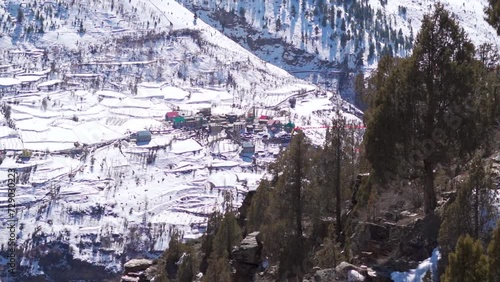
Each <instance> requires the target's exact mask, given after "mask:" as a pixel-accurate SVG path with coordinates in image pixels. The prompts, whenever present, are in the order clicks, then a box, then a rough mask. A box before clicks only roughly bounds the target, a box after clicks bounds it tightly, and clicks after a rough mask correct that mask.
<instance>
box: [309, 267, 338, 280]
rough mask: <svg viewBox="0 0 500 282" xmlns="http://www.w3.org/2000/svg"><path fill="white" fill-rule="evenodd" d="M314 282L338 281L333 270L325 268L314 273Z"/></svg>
mask: <svg viewBox="0 0 500 282" xmlns="http://www.w3.org/2000/svg"><path fill="white" fill-rule="evenodd" d="M313 281H314V282H327V281H339V280H338V276H337V272H336V271H335V268H327V269H321V270H318V271H316V273H315V274H314V279H313Z"/></svg>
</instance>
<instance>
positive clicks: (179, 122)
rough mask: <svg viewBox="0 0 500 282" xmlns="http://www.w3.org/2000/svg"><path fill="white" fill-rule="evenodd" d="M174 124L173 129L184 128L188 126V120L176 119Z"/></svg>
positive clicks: (179, 117)
mask: <svg viewBox="0 0 500 282" xmlns="http://www.w3.org/2000/svg"><path fill="white" fill-rule="evenodd" d="M173 122H174V124H173V127H174V128H175V129H178V128H182V127H184V125H185V124H186V118H185V117H182V116H178V117H174V120H173Z"/></svg>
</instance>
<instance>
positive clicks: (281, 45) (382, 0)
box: [179, 0, 500, 99]
mask: <svg viewBox="0 0 500 282" xmlns="http://www.w3.org/2000/svg"><path fill="white" fill-rule="evenodd" d="M179 1H180V2H181V3H182V4H183V5H185V6H186V7H188V8H189V9H190V10H192V11H193V12H196V14H197V15H198V16H199V17H200V18H202V19H203V20H204V21H206V22H208V23H210V24H211V25H212V26H214V27H217V28H218V29H219V30H220V31H222V32H223V33H224V34H226V35H228V36H229V37H230V38H232V39H234V40H235V41H236V42H239V43H240V44H241V45H242V46H245V48H247V49H248V50H251V51H252V52H253V53H254V54H257V55H258V56H259V57H260V58H261V59H263V60H265V61H267V62H271V63H273V64H275V65H277V66H280V67H282V68H283V69H285V70H287V71H289V72H292V73H294V74H295V75H297V76H298V77H300V78H303V79H307V80H309V81H313V82H315V83H317V82H318V81H320V82H321V81H322V80H331V79H332V78H339V76H338V74H339V73H342V72H357V71H358V70H363V69H365V70H366V69H371V68H373V67H376V64H377V61H378V59H379V58H380V56H381V55H382V54H384V53H391V54H393V55H395V56H403V57H404V56H407V55H408V54H409V53H410V52H411V49H412V46H413V43H414V38H415V36H416V34H417V32H418V30H419V29H420V25H421V19H422V18H423V15H424V14H425V13H428V12H430V11H432V8H433V5H434V3H435V1H429V0H417V1H415V0H411V1H410V0H403V1H399V0H398V1H396V0H356V1H354V0H352V1H336V0H303V1H302V0H288V1H287V0H252V1H230V0H219V1H206V0H179ZM441 2H442V3H443V4H444V6H445V7H446V8H447V9H448V10H449V11H450V12H451V13H453V14H454V15H455V16H456V18H457V19H458V22H459V23H460V25H461V26H462V27H464V29H465V31H466V32H467V33H468V35H469V37H470V38H471V39H472V41H473V43H474V44H476V45H480V44H483V43H491V44H493V45H494V46H497V47H499V46H500V37H499V36H498V35H497V34H496V31H495V29H494V28H493V27H491V26H490V25H489V24H488V23H487V22H486V21H485V20H484V12H483V9H484V7H485V6H486V5H487V0H472V1H461V0H443V1H441ZM332 67H333V68H335V69H337V70H338V71H339V72H332ZM318 77H319V78H318ZM333 86H334V87H335V85H333ZM342 97H344V98H349V99H352V97H349V93H346V94H345V95H342Z"/></svg>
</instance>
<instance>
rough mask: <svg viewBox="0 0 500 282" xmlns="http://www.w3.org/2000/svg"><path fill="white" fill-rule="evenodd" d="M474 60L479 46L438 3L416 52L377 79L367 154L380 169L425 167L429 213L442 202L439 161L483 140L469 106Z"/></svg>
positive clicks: (425, 23) (377, 170) (425, 21)
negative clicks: (437, 173)
mask: <svg viewBox="0 0 500 282" xmlns="http://www.w3.org/2000/svg"><path fill="white" fill-rule="evenodd" d="M473 61H474V46H473V45H472V43H470V41H469V40H468V39H467V37H466V36H465V32H464V31H463V29H461V28H460V27H459V26H458V24H457V23H456V22H455V20H454V19H453V18H452V17H451V16H450V15H449V13H448V12H447V11H446V10H445V9H444V7H443V5H442V4H436V6H435V11H434V13H433V14H431V15H426V16H424V19H423V21H422V29H421V30H420V33H419V34H418V36H417V41H416V44H415V49H414V52H413V54H412V56H411V57H410V58H408V59H404V60H402V62H401V64H399V67H397V68H394V69H392V70H387V69H386V70H382V71H379V72H381V75H382V77H383V79H381V80H379V81H377V83H376V84H375V85H374V88H375V89H376V92H377V95H376V96H377V98H376V101H375V105H374V106H375V107H374V108H373V109H371V113H369V115H368V116H369V120H368V124H367V127H368V130H367V134H366V151H367V157H368V159H369V160H370V162H371V163H372V165H373V168H374V170H375V173H377V174H379V175H384V173H386V172H387V171H389V172H392V173H393V174H401V172H405V171H408V170H410V171H411V170H416V171H421V173H422V177H423V188H424V189H423V195H424V197H423V199H424V201H423V202H424V212H425V213H426V214H430V213H433V212H434V209H435V207H436V205H437V200H436V193H435V188H434V170H435V169H436V166H437V165H438V164H444V163H446V162H448V161H450V160H451V159H453V158H454V157H460V156H461V157H463V156H467V154H469V153H470V152H471V151H472V150H473V149H475V148H476V146H477V145H478V143H479V141H480V140H479V138H478V137H477V135H478V134H476V133H477V130H478V128H477V127H476V123H475V119H476V118H477V116H475V114H474V111H472V110H471V108H468V107H467V106H469V104H470V103H471V100H473V99H474V72H473V68H474V67H473V64H472V63H473ZM387 71H388V74H389V76H385V74H384V72H386V73H387ZM379 76H380V75H379ZM384 76H385V77H384ZM381 129H382V130H381ZM380 148H384V150H383V151H384V155H381V152H378V151H379V150H380ZM388 148H390V150H387V149H388ZM401 163H406V164H409V168H408V169H402V168H401V166H400V164H401ZM388 164H391V165H394V164H396V166H395V167H394V166H393V167H390V166H388ZM398 166H399V167H398ZM398 170H399V171H398Z"/></svg>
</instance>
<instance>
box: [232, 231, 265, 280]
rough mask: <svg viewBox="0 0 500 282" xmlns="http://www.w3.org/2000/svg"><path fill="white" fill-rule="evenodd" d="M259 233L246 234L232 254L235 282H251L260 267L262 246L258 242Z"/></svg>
mask: <svg viewBox="0 0 500 282" xmlns="http://www.w3.org/2000/svg"><path fill="white" fill-rule="evenodd" d="M258 235H259V232H252V233H250V234H248V235H247V236H246V237H245V238H244V239H243V240H242V241H241V244H240V246H239V247H238V248H235V249H234V250H233V252H232V257H233V259H234V267H235V268H236V275H235V279H236V281H242V282H243V281H251V280H252V277H253V275H254V274H255V272H256V271H257V269H258V267H259V265H260V261H261V259H260V254H261V251H262V244H261V242H260V241H259V240H258Z"/></svg>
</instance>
